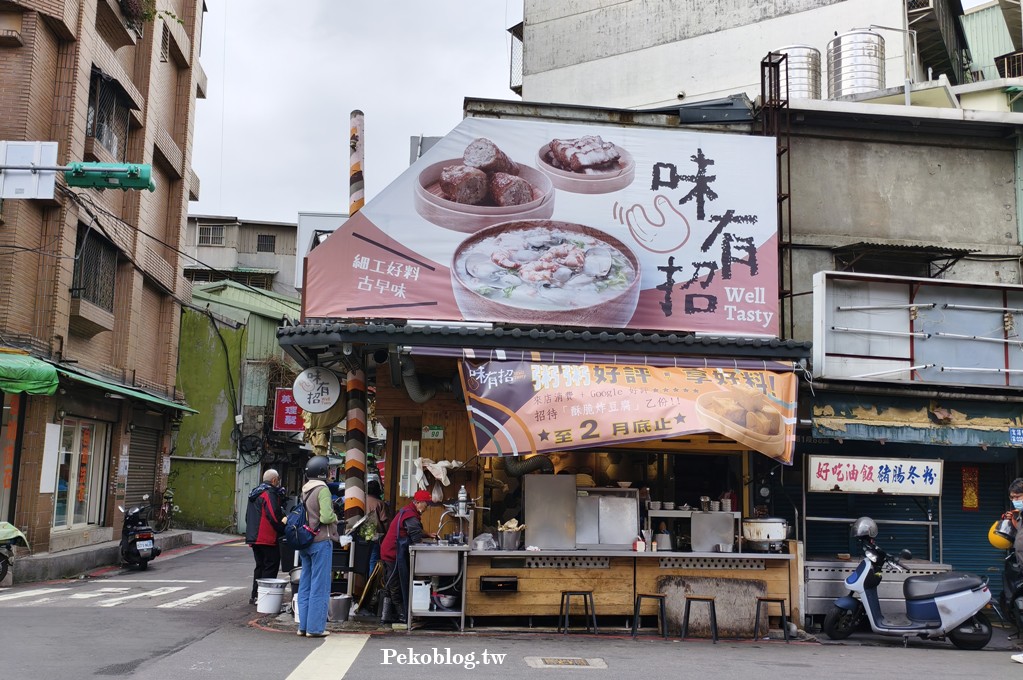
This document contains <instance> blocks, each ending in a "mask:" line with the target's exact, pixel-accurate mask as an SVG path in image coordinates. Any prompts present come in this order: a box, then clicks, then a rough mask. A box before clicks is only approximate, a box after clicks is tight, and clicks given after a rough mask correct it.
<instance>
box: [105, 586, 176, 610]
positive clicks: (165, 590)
mask: <svg viewBox="0 0 1023 680" xmlns="http://www.w3.org/2000/svg"><path fill="white" fill-rule="evenodd" d="M184 589H185V587H184V586H174V587H167V588H157V589H156V590H149V591H146V592H144V593H135V594H134V595H124V596H123V597H115V598H113V599H111V600H106V601H104V602H100V603H99V606H100V607H116V606H117V605H119V604H121V603H122V602H127V601H128V600H135V599H138V598H140V597H159V596H161V595H169V594H170V593H176V592H177V591H179V590H184Z"/></svg>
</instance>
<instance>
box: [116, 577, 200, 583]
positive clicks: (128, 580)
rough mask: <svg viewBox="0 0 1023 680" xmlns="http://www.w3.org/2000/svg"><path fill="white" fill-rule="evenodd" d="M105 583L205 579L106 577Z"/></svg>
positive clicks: (185, 581)
mask: <svg viewBox="0 0 1023 680" xmlns="http://www.w3.org/2000/svg"><path fill="white" fill-rule="evenodd" d="M106 582H107V583H206V581H190V580H187V579H180V580H173V579H166V578H108V579H107V580H106Z"/></svg>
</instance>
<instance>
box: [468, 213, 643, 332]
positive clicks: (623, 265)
mask: <svg viewBox="0 0 1023 680" xmlns="http://www.w3.org/2000/svg"><path fill="white" fill-rule="evenodd" d="M451 285H452V288H453V290H454V294H455V300H456V302H457V303H458V307H459V309H460V310H461V312H462V316H463V317H464V318H465V319H466V320H468V321H498V322H501V321H507V322H521V323H530V324H556V325H566V326H597V327H601V326H603V327H619V326H625V325H626V324H627V323H628V322H629V320H630V319H632V315H633V313H634V312H635V311H636V304H637V303H638V301H639V285H640V263H639V260H638V259H637V258H636V255H635V254H634V253H633V252H632V251H631V250H630V249H629V248H628V246H626V245H625V244H624V243H622V242H621V241H619V240H618V239H617V238H615V237H613V236H611V235H610V234H607V233H605V232H603V231H601V230H599V229H596V228H594V227H589V226H586V225H582V224H575V223H573V222H560V221H556V220H517V221H513V222H504V223H501V224H495V225H493V226H490V227H487V228H485V229H482V230H480V231H479V232H477V233H476V234H473V235H472V236H470V237H468V238H467V239H465V240H464V241H462V243H461V244H460V245H459V246H458V248H456V249H455V253H454V256H453V258H452V263H451Z"/></svg>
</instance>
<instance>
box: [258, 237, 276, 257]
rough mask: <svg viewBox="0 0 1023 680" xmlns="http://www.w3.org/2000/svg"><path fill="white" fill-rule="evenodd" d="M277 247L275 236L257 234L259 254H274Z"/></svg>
mask: <svg viewBox="0 0 1023 680" xmlns="http://www.w3.org/2000/svg"><path fill="white" fill-rule="evenodd" d="M276 246H277V237H276V236H274V235H273V234H257V235H256V252H257V253H272V252H274V248H275V247H276Z"/></svg>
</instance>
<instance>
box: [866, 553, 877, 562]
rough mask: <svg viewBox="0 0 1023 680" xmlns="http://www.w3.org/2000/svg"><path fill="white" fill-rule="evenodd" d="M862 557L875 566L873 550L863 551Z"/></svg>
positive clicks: (875, 559) (875, 560)
mask: <svg viewBox="0 0 1023 680" xmlns="http://www.w3.org/2000/svg"><path fill="white" fill-rule="evenodd" d="M863 556H864V557H866V558H867V559H868V560H870V561H871V562H873V563H874V564H877V553H876V552H874V551H873V550H864V551H863Z"/></svg>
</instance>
